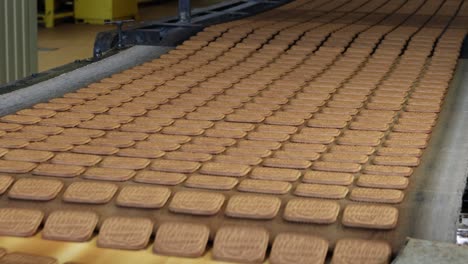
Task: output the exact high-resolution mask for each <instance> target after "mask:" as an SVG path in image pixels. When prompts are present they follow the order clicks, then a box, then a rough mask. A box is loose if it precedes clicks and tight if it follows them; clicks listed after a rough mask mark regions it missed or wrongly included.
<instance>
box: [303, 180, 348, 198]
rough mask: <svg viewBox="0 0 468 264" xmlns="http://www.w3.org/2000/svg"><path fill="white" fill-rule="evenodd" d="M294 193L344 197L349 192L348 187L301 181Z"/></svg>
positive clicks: (323, 196) (310, 195)
mask: <svg viewBox="0 0 468 264" xmlns="http://www.w3.org/2000/svg"><path fill="white" fill-rule="evenodd" d="M294 194H295V195H298V196H304V197H315V198H327V199H343V198H345V197H346V195H347V194H348V188H346V187H344V186H338V185H325V184H306V183H300V184H299V185H297V187H296V190H295V191H294Z"/></svg>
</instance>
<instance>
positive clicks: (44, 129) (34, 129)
mask: <svg viewBox="0 0 468 264" xmlns="http://www.w3.org/2000/svg"><path fill="white" fill-rule="evenodd" d="M21 131H22V132H29V133H40V134H44V135H48V136H51V135H57V134H60V133H62V132H63V131H64V129H63V128H61V127H52V126H36V125H29V126H25V127H24V128H23V129H21Z"/></svg>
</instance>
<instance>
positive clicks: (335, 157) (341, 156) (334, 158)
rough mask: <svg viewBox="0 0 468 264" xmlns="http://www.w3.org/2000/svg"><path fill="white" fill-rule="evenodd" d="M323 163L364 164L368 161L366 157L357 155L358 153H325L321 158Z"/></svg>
mask: <svg viewBox="0 0 468 264" xmlns="http://www.w3.org/2000/svg"><path fill="white" fill-rule="evenodd" d="M321 158H322V160H323V161H331V162H352V163H360V164H362V163H366V162H367V161H368V160H369V157H368V156H367V155H363V154H358V153H340V152H331V153H325V154H323V155H322V156H321Z"/></svg>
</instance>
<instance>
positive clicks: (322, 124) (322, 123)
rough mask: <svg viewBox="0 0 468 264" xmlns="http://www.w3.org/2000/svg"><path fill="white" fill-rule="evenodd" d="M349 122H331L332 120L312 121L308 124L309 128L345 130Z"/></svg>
mask: <svg viewBox="0 0 468 264" xmlns="http://www.w3.org/2000/svg"><path fill="white" fill-rule="evenodd" d="M346 124H347V122H346V121H342V120H331V119H328V120H326V119H312V120H309V121H308V122H307V126H309V127H317V128H339V129H341V128H344V127H345V126H346Z"/></svg>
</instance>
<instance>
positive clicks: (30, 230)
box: [0, 208, 44, 237]
mask: <svg viewBox="0 0 468 264" xmlns="http://www.w3.org/2000/svg"><path fill="white" fill-rule="evenodd" d="M43 217H44V214H43V213H42V212H41V211H39V210H31V209H20V208H0V235H1V236H22V237H27V236H32V235H34V233H36V230H37V228H38V227H39V225H40V224H41V222H42V218H43Z"/></svg>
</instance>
